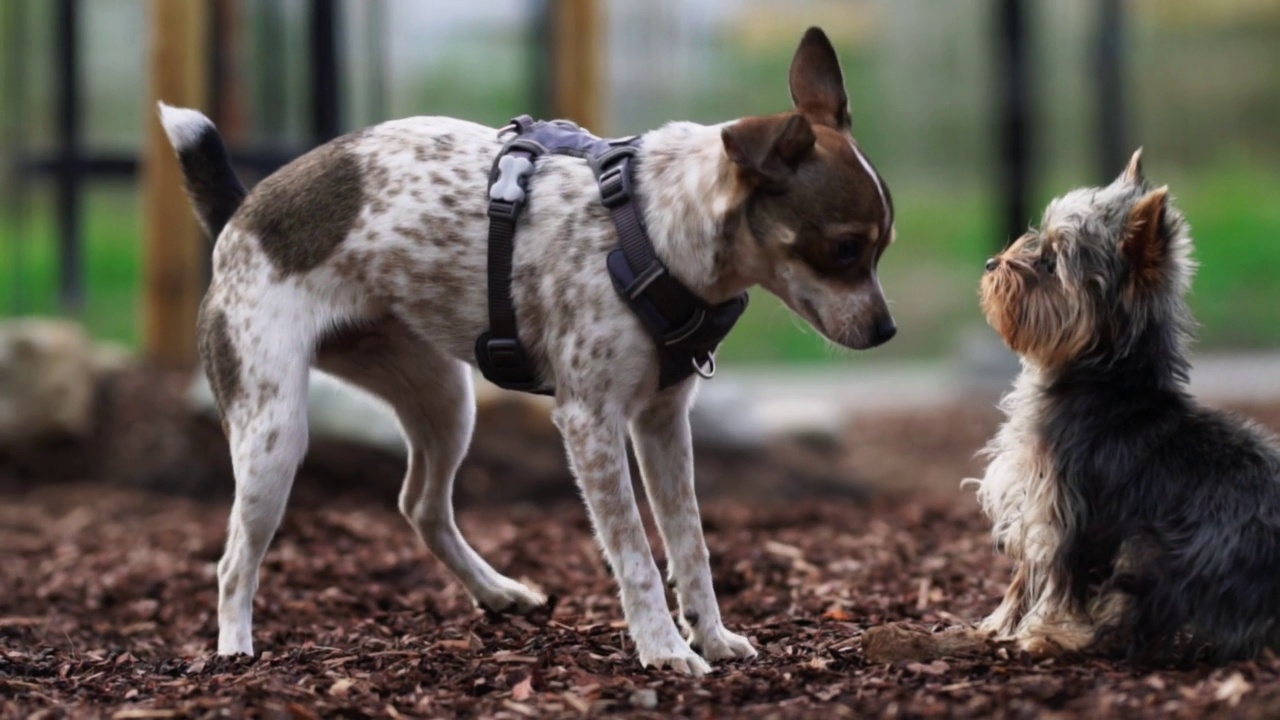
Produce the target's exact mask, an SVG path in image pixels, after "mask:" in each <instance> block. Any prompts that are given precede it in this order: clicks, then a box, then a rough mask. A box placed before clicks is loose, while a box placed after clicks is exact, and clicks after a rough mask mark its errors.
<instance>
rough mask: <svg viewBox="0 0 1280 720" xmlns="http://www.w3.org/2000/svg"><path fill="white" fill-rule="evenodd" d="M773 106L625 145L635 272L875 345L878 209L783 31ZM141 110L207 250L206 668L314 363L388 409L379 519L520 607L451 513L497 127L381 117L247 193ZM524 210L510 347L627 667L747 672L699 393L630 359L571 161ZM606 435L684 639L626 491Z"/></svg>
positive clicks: (594, 191)
mask: <svg viewBox="0 0 1280 720" xmlns="http://www.w3.org/2000/svg"><path fill="white" fill-rule="evenodd" d="M790 86H791V95H792V99H793V100H794V103H795V109H794V110H792V111H788V112H783V113H779V114H776V115H770V116H764V117H748V118H744V119H741V120H737V121H733V122H728V123H724V124H721V125H713V126H703V125H697V124H693V123H687V122H686V123H671V124H668V125H666V126H664V127H662V128H659V129H657V130H654V131H652V132H649V133H647V134H645V135H644V136H643V138H642V142H641V145H640V148H639V151H638V156H637V164H638V170H637V171H636V176H635V181H636V183H637V185H638V187H637V188H636V191H635V192H636V194H637V197H638V202H639V203H640V205H641V206H642V208H643V221H644V224H645V226H646V227H647V229H648V233H649V237H650V238H651V242H652V244H653V246H654V248H655V250H656V253H657V255H658V256H659V257H660V259H661V260H662V261H663V262H664V263H665V264H666V266H667V267H668V268H669V270H670V272H671V273H672V275H673V276H675V277H676V278H677V279H678V280H679V281H680V282H681V283H683V284H684V285H685V286H686V287H687V288H689V289H690V290H691V291H693V293H695V294H696V295H697V296H698V297H699V298H701V299H702V300H703V301H706V302H708V303H721V302H724V301H726V300H727V299H729V298H732V297H735V296H737V295H739V294H740V293H742V292H743V291H745V290H747V289H748V288H751V287H753V286H756V285H759V286H762V287H764V288H766V289H767V290H769V291H770V292H772V293H773V294H775V295H777V296H778V297H779V298H781V299H782V300H783V301H784V302H785V303H786V304H787V305H788V306H789V307H790V308H791V309H793V310H794V311H795V312H796V313H798V314H799V315H800V316H802V317H804V318H805V319H806V320H807V321H809V322H810V323H811V324H812V325H813V326H814V327H816V328H817V329H818V330H819V331H820V332H821V333H822V334H823V335H825V336H826V337H827V338H829V339H830V340H832V341H834V342H835V343H838V344H840V345H843V346H846V347H850V348H869V347H873V346H875V345H878V344H880V343H882V342H885V341H887V340H888V339H889V338H890V337H892V336H893V334H894V331H895V328H894V324H893V320H892V319H891V317H890V314H889V310H888V306H887V303H886V301H885V298H884V294H883V291H882V290H881V287H880V283H879V281H878V279H877V276H876V267H877V263H878V262H879V259H880V256H881V254H882V253H883V252H884V250H885V248H886V247H888V246H889V244H890V243H891V242H892V241H893V238H894V230H893V211H892V201H891V199H890V196H889V192H888V188H886V187H885V184H884V182H883V181H882V180H881V179H880V176H879V175H878V174H877V173H876V171H875V170H874V169H873V168H872V166H871V164H870V163H869V162H868V161H867V159H866V157H865V156H864V155H863V154H862V152H861V150H859V148H858V146H857V144H856V143H855V142H854V139H853V136H852V134H851V129H850V116H849V108H848V98H847V96H846V93H845V89H844V79H843V76H842V73H841V70H840V65H839V62H838V60H837V58H836V53H835V50H834V49H833V48H832V46H831V43H830V42H829V41H828V39H827V37H826V35H825V34H823V32H822V31H821V30H819V29H817V28H812V29H810V30H809V31H808V32H806V33H805V35H804V38H803V39H802V41H801V43H800V46H799V49H798V50H797V51H796V54H795V57H794V59H793V62H792V66H791V71H790ZM160 112H161V120H162V122H163V124H164V127H165V130H166V131H167V133H168V135H169V138H170V140H171V142H172V144H173V146H174V148H175V149H176V151H177V153H178V157H179V159H180V160H181V162H182V167H183V171H184V174H185V176H186V181H187V187H188V191H189V194H190V195H191V199H192V202H193V204H194V205H195V208H196V210H197V214H198V216H199V218H200V220H201V222H202V223H203V225H204V227H205V229H206V230H207V231H208V233H209V234H210V235H211V236H212V237H214V238H216V245H215V247H214V250H213V282H212V285H211V287H210V289H209V292H208V295H207V297H205V299H204V303H203V306H202V308H201V311H200V318H199V344H200V354H201V357H202V358H203V360H204V363H205V369H206V372H207V373H208V376H209V380H210V383H211V384H212V387H213V390H214V393H215V396H216V398H217V401H218V405H219V408H220V411H221V414H222V417H223V425H224V429H225V430H226V433H227V437H228V439H229V441H230V445H231V453H232V461H233V465H234V469H235V476H236V498H235V504H234V506H233V507H232V510H231V519H230V528H229V534H228V540H227V547H226V552H225V554H224V555H223V557H222V560H221V562H220V563H219V564H218V583H219V598H218V626H219V635H218V652H219V653H221V654H233V653H252V652H253V641H252V610H253V596H254V593H255V591H256V588H257V584H258V569H259V565H260V563H261V561H262V558H263V554H264V553H265V552H266V550H267V546H268V544H269V543H270V541H271V538H272V536H273V534H274V533H275V531H276V528H277V526H278V524H279V522H280V518H281V515H282V514H283V512H284V508H285V501H286V499H287V497H288V495H289V489H290V486H291V485H292V483H293V478H294V474H295V471H296V469H297V466H298V464H299V462H300V461H301V460H302V457H303V454H304V453H305V452H306V446H307V419H306V396H307V385H308V373H309V369H310V368H311V367H313V366H314V367H316V368H318V369H320V370H322V371H324V372H326V373H330V374H332V375H335V376H337V377H338V378H341V379H343V380H345V381H347V382H349V383H351V384H352V385H355V386H357V387H359V388H363V389H364V390H366V391H368V392H370V393H372V394H373V395H376V396H377V397H379V398H382V399H383V400H385V401H386V402H387V403H389V404H390V405H391V407H392V408H393V409H394V410H395V412H396V414H397V416H398V418H399V420H400V423H401V425H402V427H403V429H404V433H405V437H406V439H407V442H408V446H409V471H408V475H407V476H406V478H405V481H404V487H403V491H402V493H401V495H400V509H401V511H402V512H403V513H404V515H405V516H406V517H407V518H408V519H409V521H410V523H411V524H412V525H413V527H414V528H415V530H416V531H417V532H418V534H419V535H420V536H421V537H422V539H423V541H424V542H425V543H426V545H427V547H428V548H430V549H431V551H432V552H433V553H434V554H435V555H436V557H438V558H439V559H440V560H441V561H442V562H443V563H444V564H445V565H446V566H447V567H448V568H449V570H450V571H452V573H453V574H454V575H455V576H456V577H457V578H458V580H459V581H460V582H461V583H462V584H463V585H464V586H465V587H466V589H467V591H468V592H469V593H470V594H471V596H472V597H473V598H474V599H475V600H476V602H477V603H479V604H480V605H482V606H484V607H485V608H488V609H490V610H493V611H513V612H528V611H531V610H534V609H536V608H538V607H541V606H543V605H544V603H545V602H546V598H545V597H544V596H543V595H542V594H541V593H538V592H535V591H533V590H531V589H529V588H527V587H525V586H524V585H522V584H521V583H519V582H516V581H515V580H512V579H511V578H508V577H506V576H504V575H502V574H500V573H499V572H498V571H496V570H495V569H494V568H493V567H491V566H490V565H489V564H488V563H487V562H485V561H484V560H483V559H482V558H481V557H480V556H479V555H478V554H476V552H475V551H474V550H473V549H472V548H471V546H470V545H469V544H468V543H467V541H466V540H465V539H464V538H463V537H462V535H461V534H460V533H459V531H458V527H457V525H456V524H455V522H454V516H453V509H452V506H451V497H452V491H453V481H454V474H455V471H456V470H457V468H458V464H459V463H460V462H461V460H462V457H463V455H464V454H465V453H466V450H467V446H468V444H469V442H470V439H471V432H472V427H473V424H474V419H475V409H474V403H473V395H472V384H471V383H472V380H471V373H470V370H469V368H468V363H470V362H474V361H475V355H474V352H473V351H474V347H475V343H476V338H477V336H479V335H480V334H481V333H482V332H484V331H485V329H486V327H487V315H486V310H487V303H488V300H487V296H486V292H485V290H486V284H485V278H486V248H487V240H486V230H487V228H488V218H487V217H486V205H487V202H488V199H489V197H488V194H487V192H486V184H487V178H488V171H489V169H490V166H491V164H492V163H493V160H494V157H495V155H496V154H497V153H498V152H499V150H500V148H502V147H503V139H502V133H501V131H499V130H495V129H493V128H489V127H483V126H480V125H476V124H474V123H470V122H465V121H462V120H454V119H450V118H443V117H415V118H409V119H405V120H397V121H393V122H387V123H384V124H381V125H378V126H375V127H371V128H368V129H365V130H363V131H360V132H357V133H353V134H351V135H347V136H345V137H342V138H338V139H337V140H334V141H332V142H330V143H328V144H326V145H324V146H321V147H319V148H316V149H315V150H313V151H311V152H310V153H308V154H306V155H304V156H302V157H301V158H299V159H297V160H296V161H294V162H293V163H291V164H289V165H288V166H286V167H284V168H282V169H281V170H279V171H278V172H276V173H275V174H273V175H271V176H270V177H268V178H266V179H264V180H263V181H262V182H261V183H260V184H258V185H257V187H255V188H254V190H253V191H252V192H246V191H245V189H244V187H243V186H242V185H241V184H240V182H239V180H238V179H237V178H236V176H235V173H234V172H233V170H232V169H231V166H230V164H229V160H228V156H227V152H226V149H225V148H224V146H223V144H222V141H221V139H220V138H219V136H218V134H217V131H216V130H215V129H214V127H213V124H212V123H210V122H209V120H208V119H207V118H206V117H205V116H203V115H201V114H200V113H198V112H196V111H194V110H186V109H180V108H172V107H167V106H161V109H160ZM528 192H529V196H530V202H529V204H528V207H527V209H526V210H525V212H524V214H523V215H522V216H521V218H520V224H519V233H518V237H517V241H516V243H515V254H514V259H513V263H512V264H513V272H512V299H513V301H514V305H515V311H516V315H517V319H518V321H519V329H520V341H521V342H522V344H523V345H524V348H525V350H526V351H527V352H528V353H529V355H530V356H531V357H532V358H533V360H534V363H535V364H536V366H537V367H538V368H539V370H540V372H541V373H542V376H543V378H544V379H545V380H546V381H548V383H552V384H554V386H555V388H556V397H555V403H556V407H555V411H554V419H555V422H556V424H557V426H558V427H559V429H560V431H561V433H562V435H563V436H564V441H565V445H566V448H567V450H568V455H569V460H570V463H571V465H572V468H573V471H574V474H575V476H576V478H577V480H578V483H579V485H580V487H581V490H582V495H583V497H584V499H585V501H586V504H587V507H588V509H589V511H590V514H591V518H592V520H593V523H594V526H595V530H596V535H597V538H598V540H599V542H600V545H601V546H602V547H603V549H604V553H605V555H606V556H607V559H608V562H609V564H610V565H611V566H612V567H613V570H614V574H615V576H616V578H617V580H618V584H619V585H620V586H621V594H622V605H623V610H624V612H625V614H626V619H627V623H628V627H629V629H630V633H631V637H632V638H633V639H634V641H635V643H636V650H637V652H638V654H639V656H640V662H641V663H643V664H644V665H646V666H650V665H652V666H658V667H668V668H672V669H675V670H677V671H679V672H684V673H689V674H693V675H701V674H703V673H706V672H707V671H708V670H709V669H710V666H709V665H708V664H707V662H706V661H705V660H704V659H703V658H704V657H705V658H706V660H716V659H723V658H733V657H751V656H754V655H755V654H756V651H755V650H754V649H753V648H752V646H751V643H750V642H749V641H748V640H747V639H746V638H745V637H742V636H740V635H737V634H734V633H732V632H730V631H729V630H727V629H725V627H724V625H723V623H722V622H721V618H720V610H719V608H718V606H717V603H716V598H715V593H714V591H713V589H712V582H711V571H710V567H709V562H708V553H707V548H706V544H705V542H704V540H703V534H702V524H701V520H700V517H699V513H698V504H697V500H696V497H695V494H694V485H693V457H692V450H691V443H690V435H689V422H688V410H689V406H690V403H691V402H692V400H693V397H694V392H695V386H696V383H697V379H696V378H690V379H688V380H686V381H684V382H681V383H679V384H678V385H675V386H673V387H670V388H667V389H665V390H662V391H659V390H658V377H657V373H658V357H657V352H656V349H655V345H654V342H653V340H652V339H651V337H650V336H649V335H648V334H647V333H646V331H645V329H644V327H642V325H641V323H640V321H639V320H638V319H637V317H636V315H635V314H633V313H632V312H631V310H630V309H629V308H628V306H627V305H626V304H624V303H623V301H622V300H621V299H620V298H619V295H618V293H617V292H615V290H614V288H613V286H612V284H611V281H610V276H609V274H608V273H607V272H606V268H605V259H606V256H607V255H608V253H609V252H610V250H611V249H612V248H613V247H614V246H615V245H616V244H617V243H618V235H617V232H616V231H615V228H614V226H613V224H612V223H611V222H610V217H609V215H608V214H607V212H606V210H605V208H604V207H603V206H602V204H601V200H600V195H599V191H598V188H597V184H596V181H595V179H594V178H593V175H592V172H591V171H590V170H589V169H588V167H587V164H586V163H584V162H582V161H581V160H579V159H576V158H571V157H565V156H547V157H544V158H542V159H541V160H540V161H539V163H538V166H537V171H536V173H535V174H534V175H533V176H532V177H531V178H530V179H529V184H528ZM628 431H629V432H630V436H631V438H632V440H633V442H634V444H635V448H636V452H637V455H638V457H639V461H640V467H641V471H642V475H643V479H644V483H645V488H646V490H647V493H648V496H649V500H650V503H651V505H652V507H653V512H654V515H655V518H656V520H657V525H658V528H659V530H660V532H661V535H662V538H663V540H664V542H665V544H666V547H667V557H668V558H669V573H670V576H671V579H672V581H673V585H674V588H675V592H676V595H677V597H678V599H679V604H680V619H681V622H682V623H683V624H684V625H685V627H686V630H687V631H688V633H689V638H688V640H686V639H685V638H684V637H682V635H681V632H680V629H679V628H678V627H677V625H676V623H675V622H674V621H673V619H672V616H671V613H670V609H669V608H668V605H667V601H666V597H665V590H664V583H663V581H662V575H661V573H660V572H659V570H658V568H657V566H656V564H655V563H654V559H653V556H652V553H651V551H650V548H649V544H648V541H647V540H646V537H645V532H644V527H643V525H642V523H641V519H640V512H639V509H638V508H637V505H636V501H635V497H634V495H633V494H632V492H631V482H630V479H629V477H628V470H627V460H626V450H625V448H626V438H627V435H628ZM694 648H699V649H700V650H701V653H702V657H699V656H698V654H697V653H695V651H694Z"/></svg>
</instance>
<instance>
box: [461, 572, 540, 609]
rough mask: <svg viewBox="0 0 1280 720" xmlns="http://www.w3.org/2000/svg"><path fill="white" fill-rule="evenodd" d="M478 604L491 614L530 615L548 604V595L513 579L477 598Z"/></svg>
mask: <svg viewBox="0 0 1280 720" xmlns="http://www.w3.org/2000/svg"><path fill="white" fill-rule="evenodd" d="M476 604H477V605H479V606H480V607H481V608H483V609H484V611H485V612H487V613H489V614H491V615H528V614H530V613H534V612H537V611H538V610H541V609H542V608H544V607H546V606H547V596H546V595H543V594H542V593H540V592H534V591H533V590H530V589H529V588H527V587H525V586H524V585H521V584H520V583H518V582H516V581H514V580H511V581H509V583H504V584H503V585H502V586H500V587H497V588H494V589H493V590H492V591H490V592H486V593H485V594H484V595H483V596H482V597H477V598H476Z"/></svg>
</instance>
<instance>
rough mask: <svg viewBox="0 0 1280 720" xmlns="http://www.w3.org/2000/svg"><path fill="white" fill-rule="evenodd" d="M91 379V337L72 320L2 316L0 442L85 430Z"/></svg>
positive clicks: (91, 396) (72, 434)
mask: <svg viewBox="0 0 1280 720" xmlns="http://www.w3.org/2000/svg"><path fill="white" fill-rule="evenodd" d="M94 381H95V373H94V359H93V343H92V342H91V341H90V339H89V336H88V335H87V334H85V332H84V331H83V330H82V329H81V328H80V326H79V325H77V324H76V323H74V322H70V321H66V320H56V319H45V318H23V319H17V320H5V321H0V444H9V445H12V444H21V443H27V442H31V441H36V440H41V439H46V438H50V437H58V436H63V437H67V436H70V437H82V436H84V435H87V434H88V433H89V431H90V430H91V429H92V424H93V401H94Z"/></svg>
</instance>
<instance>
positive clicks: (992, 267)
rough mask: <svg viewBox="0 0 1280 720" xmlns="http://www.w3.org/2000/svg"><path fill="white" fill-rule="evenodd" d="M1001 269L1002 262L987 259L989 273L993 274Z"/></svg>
mask: <svg viewBox="0 0 1280 720" xmlns="http://www.w3.org/2000/svg"><path fill="white" fill-rule="evenodd" d="M998 267H1000V261H999V260H997V259H996V258H987V272H991V271H992V270H995V269H996V268H998Z"/></svg>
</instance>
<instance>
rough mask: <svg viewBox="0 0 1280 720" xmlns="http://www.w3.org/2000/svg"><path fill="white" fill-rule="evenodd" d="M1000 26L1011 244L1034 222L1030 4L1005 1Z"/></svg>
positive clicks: (1003, 183) (1003, 161) (1002, 141)
mask: <svg viewBox="0 0 1280 720" xmlns="http://www.w3.org/2000/svg"><path fill="white" fill-rule="evenodd" d="M996 25H997V33H996V34H997V47H998V48H999V53H1000V56H999V58H998V62H997V63H996V72H997V74H998V78H997V85H998V87H999V93H998V96H999V104H1000V118H999V121H998V122H997V123H996V128H997V131H998V133H999V147H1000V163H999V171H1000V187H1001V191H1002V194H1001V200H1002V202H1003V214H1004V230H1005V235H1006V237H1005V243H1006V244H1007V243H1008V242H1009V241H1011V240H1013V239H1014V238H1016V237H1018V236H1019V235H1021V234H1022V233H1023V231H1024V230H1025V229H1026V227H1027V222H1028V220H1029V219H1030V217H1029V215H1030V212H1029V209H1028V208H1029V202H1028V198H1029V197H1030V192H1029V191H1030V185H1031V180H1032V177H1031V176H1032V167H1031V153H1032V147H1031V118H1032V115H1031V113H1032V97H1031V67H1030V53H1029V52H1028V46H1029V44H1030V43H1029V40H1030V38H1029V37H1028V35H1029V28H1028V23H1027V4H1026V2H1024V0H1000V2H999V5H998V17H997V23H996Z"/></svg>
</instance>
